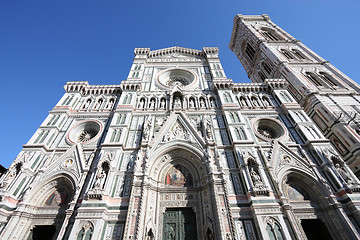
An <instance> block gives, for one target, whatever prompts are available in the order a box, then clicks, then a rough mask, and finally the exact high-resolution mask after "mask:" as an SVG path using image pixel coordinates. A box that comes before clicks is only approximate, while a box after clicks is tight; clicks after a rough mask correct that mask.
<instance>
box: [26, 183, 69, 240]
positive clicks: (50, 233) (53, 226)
mask: <svg viewBox="0 0 360 240" xmlns="http://www.w3.org/2000/svg"><path fill="white" fill-rule="evenodd" d="M73 189H74V184H73V182H72V181H71V180H70V179H69V178H68V177H66V176H58V177H56V178H53V179H52V180H49V181H48V182H46V183H45V184H44V185H43V186H42V187H40V188H39V189H34V190H33V191H32V193H30V194H29V196H28V198H27V199H25V201H26V202H29V203H30V205H32V204H34V205H35V206H36V208H35V211H34V215H33V216H32V221H31V225H30V226H29V227H30V231H29V233H28V234H27V235H28V239H34V240H35V239H36V240H41V239H53V238H55V236H57V234H58V232H59V231H60V228H61V226H62V224H63V221H64V219H65V216H66V210H67V209H68V208H69V203H70V201H71V200H72V198H73V195H74V190H73Z"/></svg>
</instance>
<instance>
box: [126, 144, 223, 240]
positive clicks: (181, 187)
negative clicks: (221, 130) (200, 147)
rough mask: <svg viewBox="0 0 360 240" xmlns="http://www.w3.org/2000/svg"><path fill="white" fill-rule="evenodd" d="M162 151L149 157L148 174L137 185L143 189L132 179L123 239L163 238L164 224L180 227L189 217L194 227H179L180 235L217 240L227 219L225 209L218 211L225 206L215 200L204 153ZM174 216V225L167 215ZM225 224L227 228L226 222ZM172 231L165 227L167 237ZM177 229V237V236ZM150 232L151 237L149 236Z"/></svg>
mask: <svg viewBox="0 0 360 240" xmlns="http://www.w3.org/2000/svg"><path fill="white" fill-rule="evenodd" d="M162 149H163V151H158V152H157V153H154V154H153V157H152V158H149V161H148V162H149V167H148V168H147V172H146V173H147V174H146V176H145V177H144V181H142V184H140V182H139V185H142V186H144V187H143V188H142V189H141V187H140V186H139V187H137V185H138V184H137V183H136V180H137V179H136V176H135V178H134V183H133V189H132V194H131V200H130V208H129V213H128V214H129V215H128V220H127V221H128V222H129V223H128V225H127V227H126V230H125V231H126V233H125V235H126V236H125V238H126V239H127V238H129V239H130V238H132V236H135V237H134V239H159V240H160V239H165V238H164V236H166V234H165V232H164V231H167V230H166V226H165V225H164V223H165V224H170V225H171V224H173V223H174V224H175V225H176V224H182V223H181V221H182V220H181V219H183V220H184V219H185V218H188V219H193V220H191V221H193V223H194V224H192V225H191V226H190V227H189V226H184V225H178V226H179V229H183V230H184V231H183V232H181V234H189V233H190V232H192V233H194V232H195V233H196V235H197V239H211V236H213V237H214V236H215V238H219V239H220V236H221V234H222V233H221V232H222V231H223V228H222V224H223V219H222V218H223V217H224V216H225V218H227V215H226V209H221V210H220V205H225V204H224V203H223V204H222V203H219V201H217V199H220V198H221V197H223V196H221V197H220V196H219V198H217V197H216V196H217V188H218V187H216V184H215V183H214V175H213V173H212V172H211V171H209V167H208V166H207V165H208V163H207V161H208V159H207V158H205V157H204V155H205V154H204V153H202V152H200V151H196V150H195V149H194V148H193V147H191V146H184V145H181V144H180V145H179V144H177V145H173V146H170V147H169V146H167V147H163V148H162ZM218 183H219V184H220V185H221V184H223V183H222V182H221V181H219V182H218ZM222 188H223V187H222ZM220 212H221V215H220ZM192 214H193V217H191V215H192ZM224 214H225V215H224ZM175 215H176V216H178V220H177V222H171V221H170V220H169V216H175ZM136 216H137V217H136ZM220 219H221V220H220ZM188 221H190V220H188ZM220 221H222V222H220ZM227 224H228V225H227V226H226V227H229V221H227ZM170 225H169V226H170ZM172 228H173V227H171V228H168V234H170V233H169V231H170V230H171V229H172ZM186 228H187V230H185V229H186ZM189 228H191V229H189ZM179 229H178V230H179ZM178 230H176V231H177V234H180V233H179V232H178ZM174 231H175V228H174ZM149 232H150V233H151V237H152V238H150V235H149V236H148V233H149ZM171 234H173V233H171ZM209 237H210V238H209Z"/></svg>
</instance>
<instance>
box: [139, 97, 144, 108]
mask: <svg viewBox="0 0 360 240" xmlns="http://www.w3.org/2000/svg"><path fill="white" fill-rule="evenodd" d="M144 104H145V100H144V99H143V98H142V99H140V102H139V106H138V108H140V109H142V108H144Z"/></svg>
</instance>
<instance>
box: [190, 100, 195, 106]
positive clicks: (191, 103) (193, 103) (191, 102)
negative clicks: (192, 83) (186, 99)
mask: <svg viewBox="0 0 360 240" xmlns="http://www.w3.org/2000/svg"><path fill="white" fill-rule="evenodd" d="M194 107H195V102H194V99H193V98H190V108H194Z"/></svg>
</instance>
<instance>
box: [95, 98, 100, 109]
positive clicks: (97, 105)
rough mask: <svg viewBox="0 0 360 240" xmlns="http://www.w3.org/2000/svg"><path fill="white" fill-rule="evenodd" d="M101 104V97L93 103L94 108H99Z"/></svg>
mask: <svg viewBox="0 0 360 240" xmlns="http://www.w3.org/2000/svg"><path fill="white" fill-rule="evenodd" d="M101 104H102V99H100V100H99V101H97V102H96V104H95V107H94V108H95V109H99V108H100V106H101Z"/></svg>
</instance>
